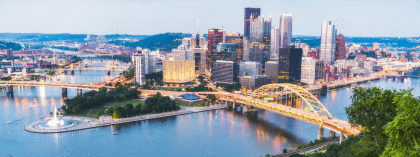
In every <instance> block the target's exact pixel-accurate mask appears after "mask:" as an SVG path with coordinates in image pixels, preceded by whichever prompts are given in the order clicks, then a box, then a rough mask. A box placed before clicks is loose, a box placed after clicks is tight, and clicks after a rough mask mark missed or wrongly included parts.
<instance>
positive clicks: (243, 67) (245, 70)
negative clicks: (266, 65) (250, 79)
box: [239, 61, 263, 77]
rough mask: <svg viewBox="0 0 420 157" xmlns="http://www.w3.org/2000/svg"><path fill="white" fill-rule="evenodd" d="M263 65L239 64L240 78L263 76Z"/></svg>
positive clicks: (247, 62) (254, 63)
mask: <svg viewBox="0 0 420 157" xmlns="http://www.w3.org/2000/svg"><path fill="white" fill-rule="evenodd" d="M262 67H263V66H262V64H261V63H259V62H253V61H244V62H241V63H239V77H243V76H256V75H262Z"/></svg>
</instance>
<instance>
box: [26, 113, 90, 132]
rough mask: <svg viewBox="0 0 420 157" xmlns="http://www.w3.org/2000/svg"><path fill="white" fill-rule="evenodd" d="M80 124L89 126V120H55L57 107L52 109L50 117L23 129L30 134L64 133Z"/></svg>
mask: <svg viewBox="0 0 420 157" xmlns="http://www.w3.org/2000/svg"><path fill="white" fill-rule="evenodd" d="M80 124H83V125H87V126H88V125H89V120H86V119H85V118H81V117H68V116H65V117H60V118H57V107H54V112H53V116H52V117H46V118H43V119H40V120H38V121H36V122H34V123H31V124H29V125H28V126H26V127H25V130H27V131H31V132H45V133H47V132H50V133H53V132H66V131H69V130H73V129H77V126H79V125H80Z"/></svg>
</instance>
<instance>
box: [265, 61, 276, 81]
mask: <svg viewBox="0 0 420 157" xmlns="http://www.w3.org/2000/svg"><path fill="white" fill-rule="evenodd" d="M264 75H266V76H269V77H270V79H271V82H273V83H277V82H278V75H279V61H267V62H265V72H264Z"/></svg>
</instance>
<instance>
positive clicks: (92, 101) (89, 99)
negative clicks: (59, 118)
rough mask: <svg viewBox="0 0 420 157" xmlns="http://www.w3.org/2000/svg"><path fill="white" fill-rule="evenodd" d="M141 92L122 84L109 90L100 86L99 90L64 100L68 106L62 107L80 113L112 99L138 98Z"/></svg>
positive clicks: (67, 110) (70, 111) (69, 111)
mask: <svg viewBox="0 0 420 157" xmlns="http://www.w3.org/2000/svg"><path fill="white" fill-rule="evenodd" d="M139 95H140V92H139V91H137V90H136V89H127V88H126V87H123V86H120V87H117V88H115V89H111V90H110V91H109V92H107V88H105V87H103V88H100V89H99V91H95V90H92V91H89V92H86V93H84V94H81V95H77V96H76V97H74V98H72V99H66V100H64V102H65V104H66V107H63V108H62V109H63V110H65V111H66V112H68V113H78V112H80V111H81V110H83V109H90V108H93V107H96V106H100V105H103V104H105V103H107V102H112V101H123V100H126V99H138V98H139Z"/></svg>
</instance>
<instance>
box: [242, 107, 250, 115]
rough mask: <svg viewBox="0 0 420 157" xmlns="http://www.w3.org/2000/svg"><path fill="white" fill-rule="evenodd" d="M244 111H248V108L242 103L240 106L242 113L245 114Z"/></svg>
mask: <svg viewBox="0 0 420 157" xmlns="http://www.w3.org/2000/svg"><path fill="white" fill-rule="evenodd" d="M246 112H249V108H248V106H247V105H243V107H242V114H245V113H246Z"/></svg>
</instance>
